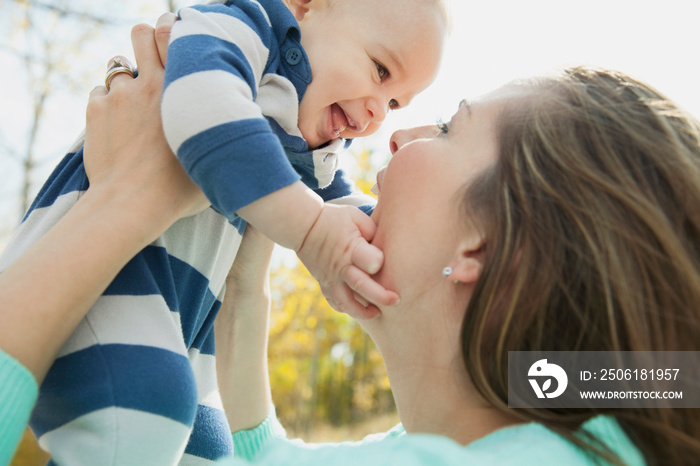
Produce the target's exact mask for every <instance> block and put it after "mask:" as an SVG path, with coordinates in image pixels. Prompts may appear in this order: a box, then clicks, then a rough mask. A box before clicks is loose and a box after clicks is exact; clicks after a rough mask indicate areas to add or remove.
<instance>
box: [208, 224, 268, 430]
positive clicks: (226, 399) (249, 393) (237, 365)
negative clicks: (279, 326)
mask: <svg viewBox="0 0 700 466" xmlns="http://www.w3.org/2000/svg"><path fill="white" fill-rule="evenodd" d="M273 246H274V244H273V243H272V241H270V240H269V239H267V238H266V237H265V236H264V235H263V234H262V233H260V232H259V231H258V230H256V229H255V228H253V227H251V226H250V225H248V227H247V228H246V232H245V235H243V240H242V241H241V246H240V249H239V250H238V254H237V255H236V260H235V261H234V263H233V267H232V268H231V271H230V272H229V275H228V277H227V278H226V296H225V297H224V301H223V303H222V306H221V310H220V311H219V315H218V316H217V318H216V321H215V322H214V332H215V340H216V370H217V378H218V381H219V389H220V391H221V396H222V399H223V403H224V411H225V412H226V416H227V418H228V421H229V426H230V427H231V431H232V432H237V431H239V430H244V429H252V428H254V427H256V426H258V425H259V424H260V423H261V422H262V421H263V420H264V419H265V417H266V416H267V414H268V413H269V411H270V407H271V404H272V400H271V395H270V377H269V374H268V367H267V341H268V328H269V325H268V324H269V317H270V282H269V279H268V278H269V275H270V257H271V255H272V248H273Z"/></svg>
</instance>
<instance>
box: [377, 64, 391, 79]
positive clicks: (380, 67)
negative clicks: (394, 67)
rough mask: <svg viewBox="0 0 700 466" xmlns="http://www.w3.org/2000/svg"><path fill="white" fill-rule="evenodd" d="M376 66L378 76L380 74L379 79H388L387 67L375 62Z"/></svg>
mask: <svg viewBox="0 0 700 466" xmlns="http://www.w3.org/2000/svg"><path fill="white" fill-rule="evenodd" d="M374 64H375V65H376V66H377V74H379V79H381V80H382V81H384V80H385V79H386V78H388V77H389V70H388V69H387V67H386V66H384V65H382V64H381V63H379V62H378V61H375V62H374Z"/></svg>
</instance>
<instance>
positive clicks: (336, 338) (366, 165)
mask: <svg viewBox="0 0 700 466" xmlns="http://www.w3.org/2000/svg"><path fill="white" fill-rule="evenodd" d="M351 154H352V159H353V161H354V164H350V165H351V166H350V167H349V171H350V172H351V173H352V175H353V179H354V180H355V183H356V185H357V186H358V188H360V189H361V190H362V191H364V192H365V193H369V189H370V187H371V186H372V185H373V184H374V183H373V181H371V180H373V176H371V175H373V174H374V172H375V171H376V165H379V164H383V161H384V160H376V157H375V156H374V154H373V152H372V151H370V150H366V149H363V148H361V147H360V148H359V149H355V150H353V151H351ZM271 289H272V293H273V308H272V322H271V329H270V348H269V359H270V382H271V385H272V390H273V398H274V400H275V406H276V408H277V414H278V415H279V417H280V419H281V420H282V423H283V424H284V425H285V426H286V427H289V430H290V431H292V432H293V433H294V435H298V436H300V437H303V438H308V437H309V436H310V434H311V431H312V430H314V429H316V427H317V425H318V424H319V423H321V424H323V423H329V424H331V425H333V426H341V425H342V426H344V425H348V424H351V425H352V424H358V423H362V422H364V421H367V420H368V419H372V418H375V417H377V416H382V415H386V414H387V413H393V412H394V411H395V407H394V400H393V397H392V395H391V390H390V388H389V378H388V376H387V374H386V370H385V367H384V363H383V360H382V357H381V354H380V353H379V350H378V349H377V348H376V347H375V345H374V343H373V342H372V340H371V339H370V338H369V336H368V335H367V334H365V333H364V331H363V330H362V328H361V327H360V326H359V324H358V323H357V322H356V321H355V320H354V319H352V318H351V317H349V316H348V315H346V314H341V313H338V312H335V311H334V310H333V309H332V308H331V307H330V306H329V305H328V303H327V302H326V300H325V298H324V297H323V295H322V294H321V290H320V287H319V286H318V283H317V282H316V280H314V278H313V277H312V276H311V275H310V274H309V273H308V271H307V270H306V269H305V268H304V266H303V265H301V263H299V264H298V265H297V266H296V267H291V268H289V267H280V268H278V269H276V270H273V272H272V277H271ZM365 433H369V432H362V433H361V435H362V434H365Z"/></svg>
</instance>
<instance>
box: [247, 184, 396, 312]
mask: <svg viewBox="0 0 700 466" xmlns="http://www.w3.org/2000/svg"><path fill="white" fill-rule="evenodd" d="M238 213H239V214H240V216H241V217H243V218H244V219H245V220H247V221H248V222H249V223H250V224H251V225H253V226H255V227H256V228H258V229H259V230H260V231H261V232H263V233H264V234H265V235H266V236H267V237H268V238H270V239H272V240H273V241H275V242H276V243H278V244H280V245H282V246H284V247H287V248H290V249H294V250H295V251H297V254H298V255H299V258H300V259H301V260H302V262H304V265H306V267H307V268H308V269H309V271H310V272H311V274H312V275H313V276H314V277H315V278H316V279H317V280H318V281H319V283H320V284H321V289H322V291H323V294H324V295H325V296H326V298H327V299H328V300H329V301H330V302H331V304H332V305H333V306H334V307H335V308H336V309H338V310H342V311H343V312H347V313H348V314H350V315H352V316H353V317H356V318H369V317H374V316H376V315H377V310H376V309H375V308H373V307H370V308H367V307H365V306H364V305H362V304H360V303H359V302H358V301H357V300H356V299H355V296H354V295H353V293H356V294H357V295H359V296H360V297H362V298H363V299H365V300H366V301H368V302H370V303H374V304H380V305H391V304H394V303H395V302H396V301H397V300H398V296H397V295H396V293H394V292H393V291H388V290H386V289H384V287H382V286H381V285H379V284H378V283H376V282H375V281H374V280H373V279H372V278H371V277H370V275H371V274H374V273H376V272H377V271H378V270H379V269H380V268H381V266H382V264H383V260H384V257H383V254H382V252H381V251H380V250H379V249H378V248H376V247H375V246H372V245H370V244H369V243H368V241H370V240H371V239H372V237H373V236H374V230H375V225H374V222H372V220H371V219H370V218H369V217H367V215H365V214H364V213H363V212H362V211H360V210H359V209H357V208H355V207H350V206H336V205H330V204H324V203H323V201H322V200H321V198H320V196H318V195H317V194H316V193H314V192H313V191H311V190H310V189H309V188H307V187H306V186H305V185H304V184H303V183H301V182H296V183H293V184H291V185H289V186H287V187H285V188H283V189H280V190H278V191H276V192H274V193H272V194H269V195H267V196H265V197H263V198H261V199H259V200H257V201H255V202H253V203H251V204H249V205H247V206H245V207H243V208H242V209H240V210H239V212H238Z"/></svg>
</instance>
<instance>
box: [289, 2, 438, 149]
mask: <svg viewBox="0 0 700 466" xmlns="http://www.w3.org/2000/svg"><path fill="white" fill-rule="evenodd" d="M317 3H321V2H317ZM325 3H326V2H323V4H324V5H325ZM310 6H311V9H310V11H309V12H307V13H306V15H305V16H304V17H303V18H302V20H301V21H300V26H301V42H302V45H303V46H304V49H305V50H306V53H307V54H308V57H309V61H310V64H311V72H312V76H313V77H312V81H311V84H310V85H309V87H308V88H307V90H306V93H305V94H304V98H303V99H302V101H301V105H300V107H299V122H298V126H299V129H300V131H301V133H302V135H303V136H304V138H305V139H306V141H307V142H308V143H309V147H311V148H314V147H318V146H320V145H321V144H324V143H326V142H328V141H330V140H332V139H335V138H338V137H342V138H356V137H361V136H367V135H369V134H372V133H374V132H375V131H376V130H377V129H378V128H379V126H380V125H381V124H382V122H383V121H384V118H385V117H386V114H387V112H388V111H389V110H393V109H398V108H402V107H405V106H406V105H408V103H409V102H410V101H411V99H412V98H413V97H414V96H415V95H416V94H418V93H419V92H420V91H422V90H423V89H425V88H426V87H427V86H428V85H429V84H430V83H431V82H432V81H433V79H435V75H436V74H437V70H438V67H439V64H440V57H441V55H442V49H443V44H444V40H445V32H446V26H445V21H444V19H443V16H442V15H441V13H440V11H439V10H438V8H437V7H435V6H434V5H432V2H425V1H423V0H383V1H381V2H376V1H371V0H340V1H336V2H334V3H333V4H332V6H323V7H316V8H314V2H313V1H312V2H311V3H310Z"/></svg>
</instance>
